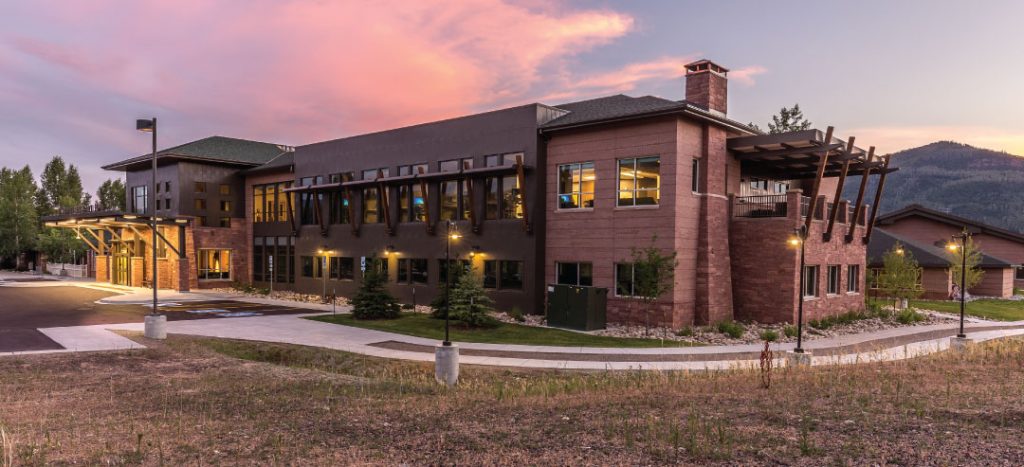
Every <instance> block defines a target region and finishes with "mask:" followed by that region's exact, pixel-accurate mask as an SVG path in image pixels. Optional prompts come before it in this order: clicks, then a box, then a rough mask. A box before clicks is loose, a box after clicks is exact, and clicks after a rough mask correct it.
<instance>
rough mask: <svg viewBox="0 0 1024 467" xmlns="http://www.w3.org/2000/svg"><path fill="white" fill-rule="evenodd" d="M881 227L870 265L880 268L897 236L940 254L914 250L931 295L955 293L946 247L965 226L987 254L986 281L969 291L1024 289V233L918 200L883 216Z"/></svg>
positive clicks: (999, 292)
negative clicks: (928, 257)
mask: <svg viewBox="0 0 1024 467" xmlns="http://www.w3.org/2000/svg"><path fill="white" fill-rule="evenodd" d="M877 225H878V231H879V232H884V234H883V235H879V236H875V237H872V243H871V245H870V247H869V250H870V251H869V252H870V257H871V262H872V266H871V267H873V268H875V267H881V255H882V254H884V252H885V251H888V249H889V248H891V245H892V244H893V243H894V242H895V241H897V240H898V241H899V242H901V243H903V244H907V245H910V244H912V246H913V248H915V249H917V250H920V251H921V252H922V253H927V254H930V255H933V256H936V258H933V260H931V262H928V261H926V260H922V258H918V257H917V255H916V252H915V258H917V259H918V262H919V263H921V267H922V268H924V276H925V277H924V284H923V285H924V288H925V296H926V297H928V298H936V299H945V298H948V297H949V296H950V291H951V287H952V282H951V278H950V274H949V271H948V267H949V259H948V255H946V254H945V253H944V252H943V251H942V248H943V246H944V245H946V244H947V243H948V242H949V241H950V240H951V238H952V236H953V235H957V234H959V233H960V232H963V231H964V229H966V230H967V231H968V232H970V233H971V234H972V238H973V240H974V243H975V245H977V247H978V250H979V251H981V252H982V253H983V261H982V263H981V268H982V269H983V270H984V271H985V275H984V277H983V278H982V282H981V283H980V284H978V285H977V286H976V287H975V288H973V289H971V290H969V292H970V293H973V294H975V295H984V296H992V297H1004V298H1005V297H1009V296H1011V295H1013V291H1014V288H1017V289H1020V288H1024V267H1022V265H1024V235H1022V234H1020V233H1017V232H1012V231H1009V230H1006V229H1001V228H999V227H995V226H991V225H988V224H984V223H981V222H977V221H974V220H971V219H966V218H963V217H959V216H954V215H951V214H948V213H945V212H941V211H937V210H934V209H929V208H926V207H924V206H921V205H917V204H913V205H910V206H907V207H904V208H903V209H900V210H898V211H893V212H891V213H888V214H885V215H881V216H879V217H878V221H877ZM912 251H914V250H912ZM926 263H927V264H926Z"/></svg>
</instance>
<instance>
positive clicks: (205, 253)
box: [198, 249, 231, 280]
mask: <svg viewBox="0 0 1024 467" xmlns="http://www.w3.org/2000/svg"><path fill="white" fill-rule="evenodd" d="M198 256H199V279H201V280H227V279H231V250H209V249H200V250H199V255H198Z"/></svg>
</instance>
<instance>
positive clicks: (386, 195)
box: [377, 169, 395, 236]
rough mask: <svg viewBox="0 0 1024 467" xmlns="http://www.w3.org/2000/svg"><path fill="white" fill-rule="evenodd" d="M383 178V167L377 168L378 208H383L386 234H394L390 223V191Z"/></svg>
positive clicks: (393, 227)
mask: <svg viewBox="0 0 1024 467" xmlns="http://www.w3.org/2000/svg"><path fill="white" fill-rule="evenodd" d="M383 179H384V169H377V180H378V182H377V196H378V198H377V199H378V201H379V202H380V209H383V210H384V225H385V231H386V232H387V234H388V235H392V236H393V235H395V226H394V225H392V224H391V202H390V201H391V196H390V195H391V193H390V192H389V191H388V186H387V185H386V184H385V183H384V182H383V181H382V180H383Z"/></svg>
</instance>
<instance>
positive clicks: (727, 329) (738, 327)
mask: <svg viewBox="0 0 1024 467" xmlns="http://www.w3.org/2000/svg"><path fill="white" fill-rule="evenodd" d="M746 331H747V328H746V327H745V326H743V325H742V324H740V323H737V322H735V321H722V322H721V323H718V332H720V333H722V334H725V335H727V336H729V337H731V338H733V339H739V338H741V337H743V333H744V332H746Z"/></svg>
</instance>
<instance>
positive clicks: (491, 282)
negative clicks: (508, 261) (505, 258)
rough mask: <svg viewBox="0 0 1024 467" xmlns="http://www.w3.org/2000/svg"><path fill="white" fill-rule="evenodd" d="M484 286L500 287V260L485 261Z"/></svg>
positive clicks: (488, 287)
mask: <svg viewBox="0 0 1024 467" xmlns="http://www.w3.org/2000/svg"><path fill="white" fill-rule="evenodd" d="M484 288H485V289H496V288H498V262H497V261H495V260H493V259H491V260H485V261H484Z"/></svg>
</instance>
